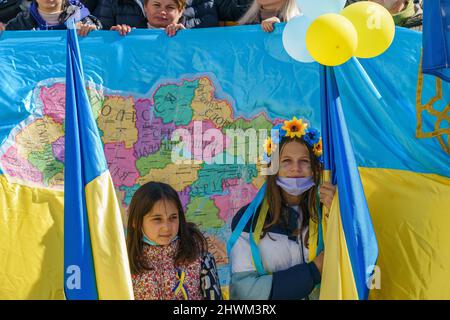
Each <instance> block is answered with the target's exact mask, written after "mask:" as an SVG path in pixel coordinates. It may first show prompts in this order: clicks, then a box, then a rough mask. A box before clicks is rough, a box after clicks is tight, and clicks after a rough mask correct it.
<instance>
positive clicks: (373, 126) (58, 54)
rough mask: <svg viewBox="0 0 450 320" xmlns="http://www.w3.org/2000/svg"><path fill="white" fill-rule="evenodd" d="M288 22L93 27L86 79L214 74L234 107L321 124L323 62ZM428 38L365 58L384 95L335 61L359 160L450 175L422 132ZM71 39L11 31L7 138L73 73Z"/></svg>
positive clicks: (117, 84) (130, 88)
mask: <svg viewBox="0 0 450 320" xmlns="http://www.w3.org/2000/svg"><path fill="white" fill-rule="evenodd" d="M283 26H284V25H283V24H280V25H279V28H275V31H274V32H273V33H270V34H266V33H264V32H262V31H261V28H260V27H259V26H238V27H229V28H206V29H194V30H182V31H180V32H179V33H177V35H176V37H174V38H172V39H169V38H168V37H167V35H166V34H165V33H164V31H162V30H141V29H136V30H133V31H132V32H131V33H130V34H129V35H128V36H127V37H120V36H119V35H118V34H117V32H116V33H114V32H107V31H96V32H92V33H90V34H89V36H88V37H85V38H83V39H81V40H80V47H81V50H82V52H83V64H84V70H85V72H86V80H90V81H92V82H94V83H95V84H98V85H102V86H103V87H105V88H108V89H110V90H120V91H121V92H126V93H127V94H128V93H129V94H137V95H145V94H146V93H147V92H148V90H149V88H151V87H152V86H153V85H154V84H155V83H157V82H158V81H160V79H161V77H163V78H164V79H166V78H167V79H179V78H180V77H182V76H189V75H190V76H192V75H198V74H208V75H213V76H214V77H215V78H216V79H218V83H219V84H220V85H221V93H222V92H223V93H224V94H227V95H230V96H231V97H232V98H233V99H232V101H233V110H234V112H235V113H234V115H235V116H244V117H252V116H254V115H255V114H257V113H258V112H259V111H264V112H267V115H268V117H270V118H272V119H274V118H279V117H282V118H290V117H292V116H294V115H298V114H302V115H304V116H305V117H306V118H308V119H309V120H310V121H311V125H312V126H314V127H319V126H320V107H319V106H320V92H319V86H318V83H319V67H318V65H317V64H316V63H310V64H304V63H300V62H295V61H294V60H293V59H291V58H290V57H289V56H288V55H287V53H286V52H285V51H284V49H283V47H282V41H281V38H282V32H283ZM421 38H422V34H421V33H419V32H416V31H413V30H408V29H405V28H397V29H396V33H395V39H394V41H393V43H392V45H391V47H390V48H389V49H388V50H387V51H386V52H385V53H383V54H382V55H380V56H378V57H375V58H373V59H360V63H361V65H362V66H363V67H364V69H365V70H366V72H367V74H368V76H369V77H370V78H371V79H372V82H373V84H374V85H375V87H376V88H377V90H378V91H379V92H380V94H381V96H382V99H377V98H376V97H374V96H373V94H372V93H371V91H370V90H368V88H367V85H366V82H365V81H364V79H363V78H362V77H361V76H360V73H359V72H358V68H357V67H356V66H355V64H354V63H353V61H349V62H347V63H345V64H344V65H342V66H339V67H336V68H335V70H336V78H337V81H338V85H339V91H340V94H341V97H342V102H343V105H344V106H346V107H345V108H346V109H345V115H346V119H347V123H348V126H349V131H350V137H351V138H352V143H353V144H354V152H355V157H356V160H357V163H358V166H360V167H368V168H387V169H398V170H407V171H413V172H418V173H434V174H439V175H443V176H450V166H449V165H448V155H447V154H446V152H445V151H443V150H442V148H441V146H440V144H439V142H438V141H437V139H436V138H429V139H417V138H416V137H415V134H414V133H415V130H416V123H417V121H416V107H415V103H416V99H415V97H416V86H417V73H418V70H419V62H420V55H421V50H422V43H421ZM64 40H65V32H63V31H54V32H52V35H51V36H49V35H48V34H45V33H44V34H42V33H41V32H39V31H38V32H8V31H5V32H3V33H2V36H1V37H0V65H1V66H2V67H1V68H0V79H7V81H4V82H3V83H2V86H1V90H0V105H1V106H2V112H1V113H0V143H2V142H3V141H4V140H5V139H6V138H7V136H8V134H9V133H10V132H11V130H12V129H13V128H14V127H15V126H17V124H18V123H19V122H20V120H23V119H25V118H27V117H28V116H29V115H30V114H32V113H33V111H34V109H35V108H36V105H35V104H34V101H33V100H32V101H31V102H30V103H28V104H27V103H26V101H27V99H26V97H28V96H29V95H30V94H31V92H32V91H33V89H35V88H36V85H37V84H38V83H39V82H40V81H43V79H50V78H51V79H54V78H60V77H63V76H64V70H65V69H64V68H65V51H64V50H65V47H64V46H65V42H64ZM25 44H26V45H25ZM149 47H152V48H158V50H148V48H149ZM218 48H220V50H218ZM180 52H183V54H180ZM161 53H164V54H161ZM30 57H33V58H32V59H30ZM50 61H51V63H49V62H50ZM167 61H170V64H168V63H167ZM218 65H220V68H218V67H217V66H218ZM249 70H250V71H249ZM269 75H270V76H269ZM265 77H268V80H269V79H270V81H269V82H268V83H267V85H265V86H262V85H261V81H260V79H262V78H265ZM430 78H432V79H430ZM258 79H259V80H258ZM435 88H436V87H435V83H434V79H433V77H428V76H427V77H425V79H424V87H423V101H428V99H430V98H431V97H432V96H434V95H435ZM443 95H444V98H445V99H447V100H448V98H450V84H449V83H446V82H444V84H443ZM24 101H25V102H24ZM299 106H300V107H299ZM434 120H435V119H433V117H426V116H424V118H423V129H424V131H427V132H429V131H433V130H434V129H433V128H434V123H435V121H434ZM322 134H323V132H322ZM430 154H432V155H433V156H432V157H430V156H429V155H430Z"/></svg>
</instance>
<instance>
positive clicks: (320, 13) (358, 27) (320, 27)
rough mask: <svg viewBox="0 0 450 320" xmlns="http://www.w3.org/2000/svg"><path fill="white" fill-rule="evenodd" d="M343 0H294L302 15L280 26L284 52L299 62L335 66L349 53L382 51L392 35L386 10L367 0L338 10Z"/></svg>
mask: <svg viewBox="0 0 450 320" xmlns="http://www.w3.org/2000/svg"><path fill="white" fill-rule="evenodd" d="M345 2H346V1H345V0H321V1H317V0H297V5H298V7H299V8H300V11H301V12H302V13H303V15H302V16H300V17H295V18H293V19H291V20H289V21H288V22H287V24H286V27H285V28H284V31H283V46H284V48H285V50H286V51H287V53H288V54H289V55H290V56H291V57H292V58H294V59H295V60H297V61H300V62H312V60H315V61H317V62H319V63H321V64H323V65H327V66H337V65H340V64H342V63H345V62H346V61H347V60H349V59H350V58H351V57H352V56H356V57H360V58H373V57H375V56H377V55H380V54H382V53H383V52H384V51H386V50H387V48H389V46H390V45H391V43H392V41H393V39H394V34H395V25H394V20H393V18H392V16H391V14H390V13H389V11H387V10H386V9H385V8H384V7H383V6H382V5H379V4H378V3H375V2H371V1H360V2H356V3H354V4H351V5H350V6H348V7H346V8H345V9H344V10H342V11H341V9H342V8H343V7H344V6H345ZM340 11H341V12H340ZM339 12H340V13H341V14H338V13H339ZM310 29H311V30H310ZM355 35H356V38H355ZM305 48H306V50H305Z"/></svg>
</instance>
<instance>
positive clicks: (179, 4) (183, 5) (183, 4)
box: [144, 0, 186, 11]
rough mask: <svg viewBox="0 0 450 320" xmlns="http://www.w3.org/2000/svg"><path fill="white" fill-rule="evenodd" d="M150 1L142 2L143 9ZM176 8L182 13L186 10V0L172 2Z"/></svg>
mask: <svg viewBox="0 0 450 320" xmlns="http://www.w3.org/2000/svg"><path fill="white" fill-rule="evenodd" d="M149 1H150V0H144V7H146V6H147V3H148V2H149ZM173 1H174V2H175V4H176V6H177V8H178V10H180V11H183V10H184V8H186V0H173Z"/></svg>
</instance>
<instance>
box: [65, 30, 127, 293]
mask: <svg viewBox="0 0 450 320" xmlns="http://www.w3.org/2000/svg"><path fill="white" fill-rule="evenodd" d="M69 24H70V25H69V28H68V32H67V67H66V71H67V73H66V120H65V171H64V179H65V184H64V203H65V206H64V292H65V296H66V298H67V299H132V298H133V290H132V284H131V274H130V269H129V264H128V257H127V250H126V245H125V237H124V232H123V227H122V220H121V214H120V209H119V203H118V201H117V198H116V194H115V191H114V186H113V182H112V179H111V176H110V173H109V171H108V167H107V163H106V159H105V155H104V152H103V147H102V142H101V140H100V135H99V132H98V129H97V126H96V124H95V121H94V118H93V115H92V112H91V108H90V104H89V100H88V97H87V94H86V89H85V87H84V77H83V68H82V65H81V59H80V50H79V47H78V40H77V34H76V30H75V28H74V25H73V21H71V22H69Z"/></svg>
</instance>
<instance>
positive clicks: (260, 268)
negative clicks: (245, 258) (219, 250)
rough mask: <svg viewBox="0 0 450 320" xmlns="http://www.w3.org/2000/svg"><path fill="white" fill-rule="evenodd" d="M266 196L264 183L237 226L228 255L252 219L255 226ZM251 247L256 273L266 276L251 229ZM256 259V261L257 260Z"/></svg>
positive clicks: (230, 241)
mask: <svg viewBox="0 0 450 320" xmlns="http://www.w3.org/2000/svg"><path fill="white" fill-rule="evenodd" d="M265 194H266V184H265V183H264V184H263V186H262V187H261V189H259V191H258V193H257V194H256V196H255V198H254V199H253V201H252V202H251V203H250V205H249V206H248V207H247V209H246V210H245V212H244V214H243V215H242V218H241V219H240V220H239V223H238V224H237V226H236V228H235V229H234V231H233V233H232V234H231V237H230V239H229V240H228V242H227V252H228V255H230V253H231V249H233V246H234V245H235V244H236V241H237V240H238V238H239V236H240V235H241V233H242V231H243V230H244V228H245V226H246V225H247V222H248V221H249V220H250V218H252V224H253V218H254V217H255V215H256V210H257V209H258V207H259V205H260V204H261V203H262V201H263V199H264V196H265ZM249 237H250V247H251V250H252V256H253V262H254V263H255V267H256V271H257V272H258V274H259V275H264V274H266V272H265V271H264V267H263V265H262V262H261V255H260V254H259V249H258V246H257V245H256V243H255V241H254V239H253V228H252V227H250V233H249ZM255 258H256V259H255Z"/></svg>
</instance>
